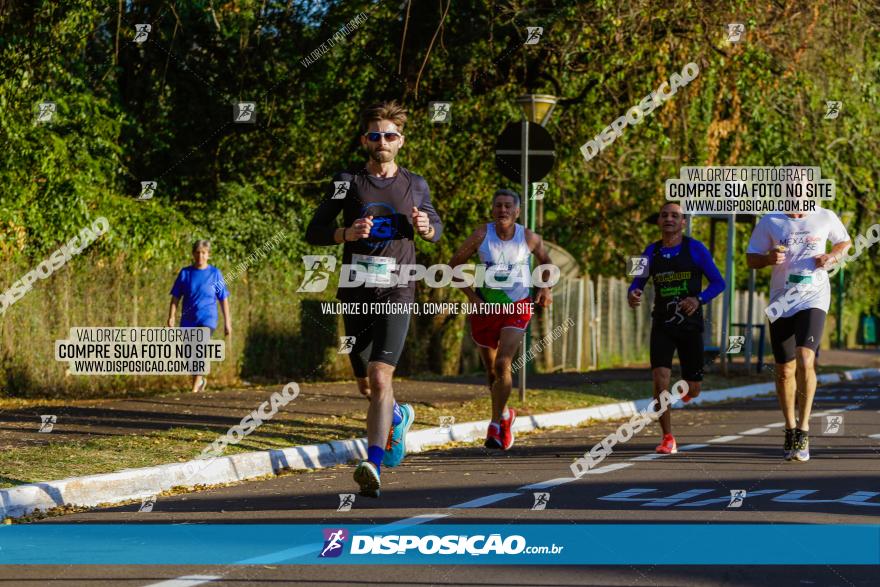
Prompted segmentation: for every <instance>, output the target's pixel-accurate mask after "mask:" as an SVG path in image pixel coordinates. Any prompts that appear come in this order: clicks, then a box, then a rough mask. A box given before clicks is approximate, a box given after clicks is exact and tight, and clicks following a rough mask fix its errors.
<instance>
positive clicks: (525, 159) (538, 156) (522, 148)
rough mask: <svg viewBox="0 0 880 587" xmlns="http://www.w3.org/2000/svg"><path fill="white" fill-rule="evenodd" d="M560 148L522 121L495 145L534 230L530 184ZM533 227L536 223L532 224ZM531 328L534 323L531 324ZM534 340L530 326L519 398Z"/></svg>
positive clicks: (525, 219)
mask: <svg viewBox="0 0 880 587" xmlns="http://www.w3.org/2000/svg"><path fill="white" fill-rule="evenodd" d="M555 148H556V145H555V143H554V141H553V137H551V136H550V133H549V132H547V129H545V128H544V127H543V126H541V125H540V124H537V123H534V122H528V121H526V120H522V121H520V122H512V123H510V124H508V125H507V126H506V127H505V128H504V130H503V131H502V132H501V136H499V137H498V142H497V143H495V165H496V166H497V167H498V171H500V172H501V175H503V176H504V177H506V178H508V179H509V180H511V181H515V182H518V183H519V184H520V185H521V190H520V194H521V196H520V211H521V213H522V215H523V217H522V223H523V226H526V227H530V223H529V206H530V204H531V202H530V201H529V198H530V190H529V181H540V180H541V179H543V178H544V176H546V175H547V174H548V173H550V170H551V169H553V163H554V162H555V161H556V151H555ZM531 224H532V226H533V225H534V221H532V223H531ZM529 324H530V325H531V322H530V323H529ZM530 340H531V328H529V327H527V328H526V331H525V338H524V340H523V345H522V367H521V368H520V372H519V399H520V401H525V399H526V353H527V352H528V347H529V341H530Z"/></svg>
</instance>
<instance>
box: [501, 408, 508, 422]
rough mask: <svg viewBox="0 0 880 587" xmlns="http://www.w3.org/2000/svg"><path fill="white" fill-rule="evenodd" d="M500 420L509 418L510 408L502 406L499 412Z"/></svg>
mask: <svg viewBox="0 0 880 587" xmlns="http://www.w3.org/2000/svg"><path fill="white" fill-rule="evenodd" d="M501 419H502V420H510V410H508V409H507V408H504V411H503V412H502V413H501Z"/></svg>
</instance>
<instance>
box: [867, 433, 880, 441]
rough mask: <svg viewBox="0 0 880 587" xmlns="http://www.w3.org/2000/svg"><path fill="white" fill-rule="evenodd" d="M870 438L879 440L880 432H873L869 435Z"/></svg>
mask: <svg viewBox="0 0 880 587" xmlns="http://www.w3.org/2000/svg"><path fill="white" fill-rule="evenodd" d="M868 438H877V439H878V440H880V434H871V435H870V436H868Z"/></svg>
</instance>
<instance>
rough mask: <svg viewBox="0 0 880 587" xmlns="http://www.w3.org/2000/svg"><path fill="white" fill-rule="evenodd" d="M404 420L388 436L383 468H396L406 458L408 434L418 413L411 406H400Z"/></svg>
mask: <svg viewBox="0 0 880 587" xmlns="http://www.w3.org/2000/svg"><path fill="white" fill-rule="evenodd" d="M400 413H401V415H402V418H401V419H400V424H398V425H397V426H393V427H392V428H391V434H389V435H388V444H387V445H386V446H385V456H384V457H382V466H383V467H396V466H397V465H399V464H400V463H401V461H403V457H404V456H406V433H407V432H409V429H410V427H411V426H412V424H413V422H414V421H415V419H416V411H415V410H414V409H413V407H412V406H411V405H409V404H400Z"/></svg>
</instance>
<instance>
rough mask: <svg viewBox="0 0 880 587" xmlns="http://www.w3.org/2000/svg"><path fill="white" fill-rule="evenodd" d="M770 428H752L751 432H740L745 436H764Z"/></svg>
mask: <svg viewBox="0 0 880 587" xmlns="http://www.w3.org/2000/svg"><path fill="white" fill-rule="evenodd" d="M769 431H770V429H769V428H752V429H750V430H746V431H745V432H740V434H742V435H743V436H754V435H755V434H764V433H765V432H769Z"/></svg>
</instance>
